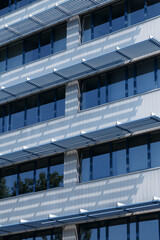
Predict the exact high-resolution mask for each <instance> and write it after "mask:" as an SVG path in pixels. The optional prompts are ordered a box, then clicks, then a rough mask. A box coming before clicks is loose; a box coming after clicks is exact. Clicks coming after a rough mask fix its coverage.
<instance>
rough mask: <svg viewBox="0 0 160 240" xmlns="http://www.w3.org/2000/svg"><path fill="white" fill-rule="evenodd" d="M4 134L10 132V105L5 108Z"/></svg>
mask: <svg viewBox="0 0 160 240" xmlns="http://www.w3.org/2000/svg"><path fill="white" fill-rule="evenodd" d="M3 109H4V132H7V131H8V130H9V112H10V107H9V104H7V105H6V106H4V108H3Z"/></svg>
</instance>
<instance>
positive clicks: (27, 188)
mask: <svg viewBox="0 0 160 240" xmlns="http://www.w3.org/2000/svg"><path fill="white" fill-rule="evenodd" d="M33 182H34V163H26V164H23V165H22V166H20V173H19V194H23V193H29V192H33Z"/></svg>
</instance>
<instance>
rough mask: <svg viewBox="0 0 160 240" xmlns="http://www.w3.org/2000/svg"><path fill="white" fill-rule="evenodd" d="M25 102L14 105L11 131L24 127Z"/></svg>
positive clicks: (21, 101)
mask: <svg viewBox="0 0 160 240" xmlns="http://www.w3.org/2000/svg"><path fill="white" fill-rule="evenodd" d="M24 116H25V112H24V100H20V101H17V102H14V103H12V112H11V130H13V129H17V128H20V127H24Z"/></svg>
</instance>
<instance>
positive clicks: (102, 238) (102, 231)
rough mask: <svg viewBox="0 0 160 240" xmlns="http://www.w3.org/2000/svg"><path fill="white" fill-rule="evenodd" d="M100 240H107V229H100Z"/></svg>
mask: <svg viewBox="0 0 160 240" xmlns="http://www.w3.org/2000/svg"><path fill="white" fill-rule="evenodd" d="M99 240H106V227H101V228H100V239H99Z"/></svg>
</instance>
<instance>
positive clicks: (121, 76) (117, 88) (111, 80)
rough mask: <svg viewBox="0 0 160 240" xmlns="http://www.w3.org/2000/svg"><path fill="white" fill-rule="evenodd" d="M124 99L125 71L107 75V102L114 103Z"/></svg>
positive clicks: (121, 70) (120, 70)
mask: <svg viewBox="0 0 160 240" xmlns="http://www.w3.org/2000/svg"><path fill="white" fill-rule="evenodd" d="M124 97H125V71H124V69H123V68H122V69H119V70H116V71H113V72H110V73H109V74H108V100H109V102H110V101H115V100H118V99H121V98H124Z"/></svg>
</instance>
